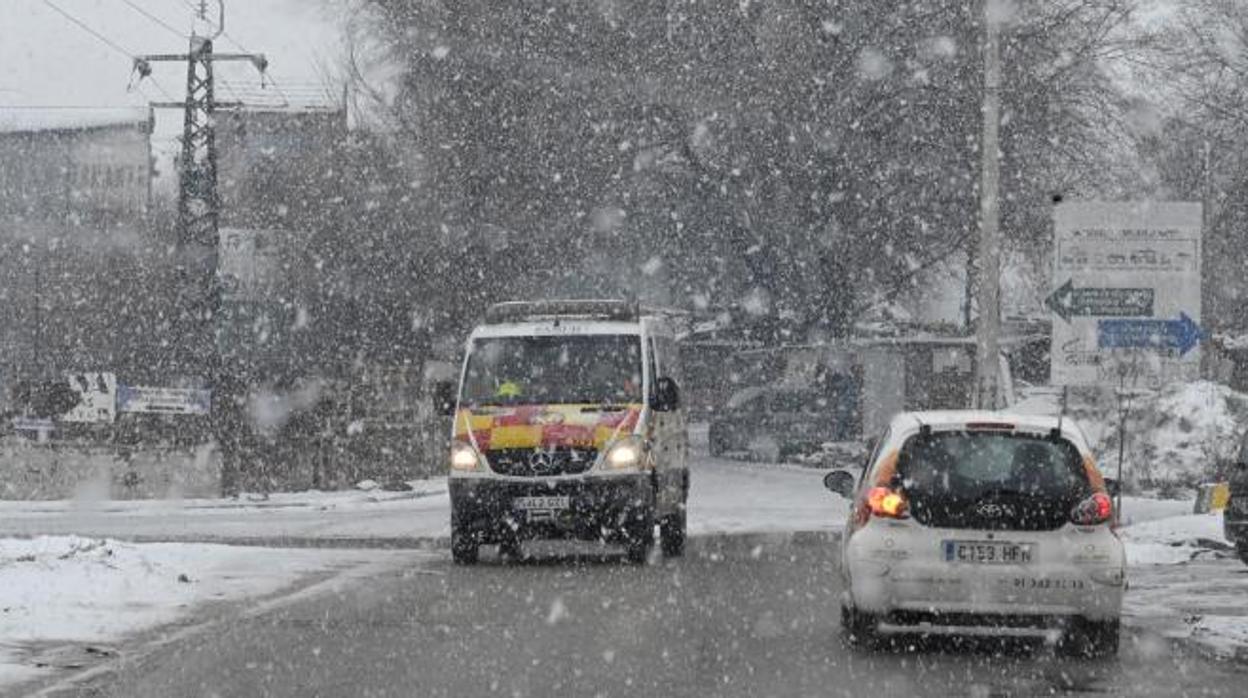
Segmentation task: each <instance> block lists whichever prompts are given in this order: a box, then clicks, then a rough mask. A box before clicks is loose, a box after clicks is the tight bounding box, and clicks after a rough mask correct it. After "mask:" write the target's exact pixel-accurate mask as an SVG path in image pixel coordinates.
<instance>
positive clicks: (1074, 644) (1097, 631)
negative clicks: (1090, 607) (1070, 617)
mask: <svg viewBox="0 0 1248 698" xmlns="http://www.w3.org/2000/svg"><path fill="white" fill-rule="evenodd" d="M1118 631H1119V622H1118V620H1116V619H1115V620H1102V621H1091V620H1085V619H1083V618H1077V619H1075V620H1074V621H1073V622H1072V623H1071V626H1070V627H1069V628H1067V629H1066V632H1065V633H1064V634H1063V636H1062V640H1061V644H1060V645H1059V647H1058V649H1059V650H1061V653H1062V654H1064V655H1066V656H1068V657H1079V658H1095V657H1112V656H1114V655H1117V654H1118Z"/></svg>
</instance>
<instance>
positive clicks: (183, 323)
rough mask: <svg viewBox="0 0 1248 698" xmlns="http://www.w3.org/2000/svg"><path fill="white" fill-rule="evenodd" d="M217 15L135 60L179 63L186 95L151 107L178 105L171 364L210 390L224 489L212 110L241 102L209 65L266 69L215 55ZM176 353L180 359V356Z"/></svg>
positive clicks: (225, 399)
mask: <svg viewBox="0 0 1248 698" xmlns="http://www.w3.org/2000/svg"><path fill="white" fill-rule="evenodd" d="M217 6H218V8H219V14H218V18H217V21H216V23H215V24H216V28H215V32H214V33H213V34H212V36H201V35H200V34H198V33H196V32H192V34H191V37H190V47H189V50H188V51H187V53H185V54H153V55H145V56H138V57H136V58H135V69H136V70H137V71H138V72H139V74H140V75H148V74H150V73H151V64H152V63H159V62H176V63H182V62H185V63H186V99H185V101H183V102H156V103H153V104H152V106H153V107H155V108H169V109H181V110H183V128H182V152H181V160H180V162H179V163H178V165H179V173H178V222H177V261H176V274H177V286H178V289H177V294H178V295H177V301H178V302H177V308H176V312H177V313H178V323H177V325H176V326H177V327H179V328H180V329H179V330H178V331H176V332H175V335H174V338H173V339H174V342H175V343H176V344H178V345H179V346H178V353H179V354H180V355H181V357H185V359H184V360H179V361H177V362H176V366H177V368H178V369H179V370H181V371H188V370H192V369H194V370H195V372H199V373H201V374H202V375H203V376H204V377H205V378H206V380H207V382H208V384H209V386H210V387H211V388H212V390H213V401H212V402H213V405H212V419H213V432H214V434H215V435H216V438H217V441H218V444H219V445H220V447H221V450H222V456H223V459H224V465H223V469H222V489H223V490H224V491H225V492H226V493H231V492H232V491H233V489H234V488H235V486H236V482H235V478H236V477H237V475H238V472H239V468H238V465H239V463H238V455H239V453H238V443H239V434H238V429H239V427H240V424H241V422H239V420H238V410H237V409H236V408H237V405H236V404H234V403H235V402H236V398H238V397H239V396H238V395H236V393H237V392H238V389H239V381H238V380H237V378H238V377H237V376H235V375H233V374H234V371H232V370H230V369H229V368H228V367H227V366H225V365H224V363H223V362H222V360H221V354H220V347H219V346H218V342H217V338H216V334H217V333H216V330H217V326H218V319H219V317H220V313H221V283H220V276H219V274H218V249H219V240H220V231H219V226H220V220H221V197H220V194H219V193H218V191H217V143H216V124H215V118H216V111H217V110H218V109H221V108H236V107H241V106H242V103H241V102H218V101H217V100H216V93H215V81H214V77H213V66H214V64H216V63H218V62H221V61H245V62H249V63H251V64H252V65H254V66H255V67H256V69H257V70H258V71H259V72H260V74H261V76H262V77H263V75H264V72H265V70H266V69H267V68H268V60H267V59H266V58H265V57H264V54H253V53H216V52H214V50H213V41H214V40H215V39H216V38H217V37H219V36H220V35H221V34H223V33H224V32H225V0H217ZM207 14H208V13H207V1H206V0H200V3H199V11H198V17H199V19H200V20H201V21H203V22H205V23H206V22H208V16H207ZM181 357H180V358H181Z"/></svg>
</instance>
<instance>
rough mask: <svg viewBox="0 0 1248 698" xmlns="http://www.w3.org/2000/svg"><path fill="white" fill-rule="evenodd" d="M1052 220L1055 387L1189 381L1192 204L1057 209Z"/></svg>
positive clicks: (1196, 331)
mask: <svg viewBox="0 0 1248 698" xmlns="http://www.w3.org/2000/svg"><path fill="white" fill-rule="evenodd" d="M1054 224H1055V225H1054V229H1055V240H1054V264H1053V291H1052V293H1051V294H1050V295H1049V297H1048V298H1047V299H1046V301H1045V304H1046V305H1047V306H1048V307H1049V309H1050V310H1052V311H1053V314H1054V317H1053V346H1052V379H1053V383H1054V384H1056V385H1117V384H1119V383H1120V382H1121V381H1122V380H1123V379H1124V376H1129V378H1128V380H1129V381H1130V382H1131V383H1132V384H1133V385H1137V386H1140V387H1144V386H1158V385H1162V384H1165V383H1169V382H1176V381H1185V380H1192V379H1195V378H1197V377H1198V375H1199V368H1200V347H1199V345H1200V341H1201V339H1202V338H1203V336H1204V333H1203V332H1202V330H1201V329H1200V314H1201V305H1200V286H1201V207H1200V204H1195V203H1172V202H1128V203H1110V202H1075V203H1063V204H1059V205H1058V206H1057V208H1056V210H1055V213H1054Z"/></svg>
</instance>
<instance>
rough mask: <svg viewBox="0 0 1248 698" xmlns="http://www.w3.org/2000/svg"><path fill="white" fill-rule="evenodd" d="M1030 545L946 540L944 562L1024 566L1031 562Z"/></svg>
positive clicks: (992, 541)
mask: <svg viewBox="0 0 1248 698" xmlns="http://www.w3.org/2000/svg"><path fill="white" fill-rule="evenodd" d="M1031 548H1032V546H1031V544H1030V543H1007V542H1003V541H995V540H947V541H945V542H944V551H945V561H946V562H965V563H971V564H976V565H1025V564H1027V563H1029V562H1031Z"/></svg>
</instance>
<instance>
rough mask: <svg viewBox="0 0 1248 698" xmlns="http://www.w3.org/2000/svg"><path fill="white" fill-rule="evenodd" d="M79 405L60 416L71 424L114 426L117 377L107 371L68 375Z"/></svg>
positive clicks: (66, 378) (63, 420)
mask: <svg viewBox="0 0 1248 698" xmlns="http://www.w3.org/2000/svg"><path fill="white" fill-rule="evenodd" d="M65 380H67V381H69V387H70V389H71V390H73V391H74V392H75V393H77V394H78V404H77V405H76V406H74V407H73V408H72V409H70V410H69V411H68V412H66V413H65V414H63V415H61V416H60V421H61V422H65V423H71V424H112V422H113V420H114V419H115V418H116V417H117V376H116V374H113V373H109V372H107V371H97V372H88V373H67V374H65Z"/></svg>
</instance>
